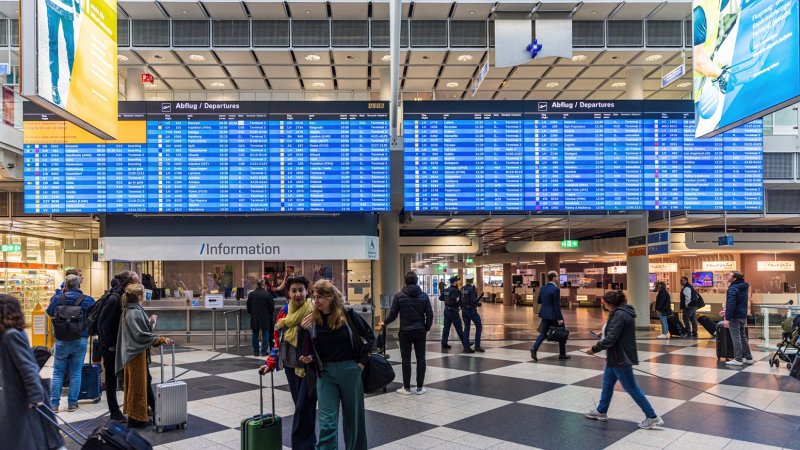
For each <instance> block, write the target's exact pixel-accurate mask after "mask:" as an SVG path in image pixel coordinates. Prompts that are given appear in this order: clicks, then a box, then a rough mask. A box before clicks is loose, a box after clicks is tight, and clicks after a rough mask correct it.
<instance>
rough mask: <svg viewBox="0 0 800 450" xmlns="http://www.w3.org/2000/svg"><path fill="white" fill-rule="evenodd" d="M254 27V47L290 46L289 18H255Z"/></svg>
mask: <svg viewBox="0 0 800 450" xmlns="http://www.w3.org/2000/svg"><path fill="white" fill-rule="evenodd" d="M252 27H253V46H254V47H288V46H289V21H288V20H254V21H253V23H252Z"/></svg>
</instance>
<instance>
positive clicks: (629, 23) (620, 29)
mask: <svg viewBox="0 0 800 450" xmlns="http://www.w3.org/2000/svg"><path fill="white" fill-rule="evenodd" d="M606 26H607V27H608V46H609V47H642V45H643V42H642V32H643V31H644V30H643V28H644V22H642V21H640V20H610V21H608V24H607V25H606Z"/></svg>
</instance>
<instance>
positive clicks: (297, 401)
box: [259, 276, 317, 450]
mask: <svg viewBox="0 0 800 450" xmlns="http://www.w3.org/2000/svg"><path fill="white" fill-rule="evenodd" d="M285 285H286V286H287V294H288V297H289V302H288V303H287V304H286V305H285V306H284V307H283V309H282V310H281V312H280V313H278V317H277V321H276V323H275V348H273V349H272V352H271V353H270V355H269V357H268V358H267V361H266V364H265V365H263V366H261V368H260V369H259V372H260V373H261V374H262V375H263V374H265V373H268V372H271V371H273V370H280V369H281V368H284V369H285V372H286V379H287V381H288V382H289V389H290V391H291V393H292V400H293V401H294V419H293V420H292V449H293V450H313V449H314V446H315V445H316V443H317V436H316V433H315V431H314V428H315V420H316V413H317V393H316V382H317V380H316V378H315V376H314V371H313V370H306V365H305V364H303V363H302V362H300V359H299V358H300V357H301V356H303V355H309V354H311V339H310V338H309V336H308V332H307V331H306V330H304V329H303V328H302V327H301V326H300V324H301V323H302V322H303V318H304V317H306V316H307V315H308V314H309V313H310V312H312V311H313V309H314V307H313V305H312V303H311V299H310V298H308V279H307V278H306V277H304V276H296V277H290V278H288V279H287V280H286V284H285Z"/></svg>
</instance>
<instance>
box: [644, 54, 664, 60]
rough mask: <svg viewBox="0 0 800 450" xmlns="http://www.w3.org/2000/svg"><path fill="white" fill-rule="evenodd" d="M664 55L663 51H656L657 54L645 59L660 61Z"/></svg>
mask: <svg viewBox="0 0 800 450" xmlns="http://www.w3.org/2000/svg"><path fill="white" fill-rule="evenodd" d="M663 57H664V55H662V54H661V53H656V54H655V55H650V56H648V57H647V58H645V59H644V60H645V61H647V62H654V61H658V60H659V59H661V58H663Z"/></svg>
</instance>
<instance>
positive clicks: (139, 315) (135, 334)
mask: <svg viewBox="0 0 800 450" xmlns="http://www.w3.org/2000/svg"><path fill="white" fill-rule="evenodd" d="M143 300H144V286H142V285H141V284H131V285H129V286H128V287H127V288H125V293H124V294H123V295H122V318H121V319H120V326H119V335H118V336H117V352H116V357H117V361H116V366H115V367H116V370H117V373H119V372H124V378H125V400H124V404H125V408H124V409H125V411H124V412H125V414H127V415H128V427H129V428H142V427H145V426H147V425H148V422H147V406H148V405H149V406H150V408H152V409H153V411H155V395H154V394H153V387H152V378H151V377H150V370H149V369H148V366H149V364H150V348H151V347H157V346H159V345H161V344H167V345H172V344H174V343H175V341H173V340H172V339H170V338H165V337H162V336H157V335H155V334H153V327H154V326H155V323H156V316H155V315H153V316H150V317H147V313H146V312H145V311H144V308H142V305H141V302H142V301H143Z"/></svg>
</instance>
